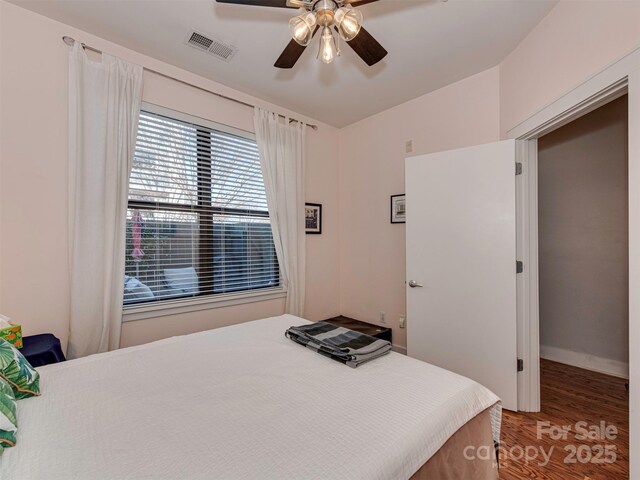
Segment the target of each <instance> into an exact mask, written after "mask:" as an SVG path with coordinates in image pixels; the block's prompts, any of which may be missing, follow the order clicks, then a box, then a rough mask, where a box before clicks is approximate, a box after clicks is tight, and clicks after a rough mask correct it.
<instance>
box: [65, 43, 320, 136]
mask: <svg viewBox="0 0 640 480" xmlns="http://www.w3.org/2000/svg"><path fill="white" fill-rule="evenodd" d="M62 41H63V42H64V43H66V44H67V45H69V46H70V47H72V46H73V45H74V44H75V43H76V40H75V38H73V37H70V36H68V35H65V36H64V37H62ZM80 45H82V48H84V49H85V50H91V51H92V52H96V53H99V54H102V50H98V49H97V48H93V47H91V46H89V45H87V44H86V43H82V42H80ZM143 68H144V69H145V70H146V71H147V72H150V73H153V74H155V75H159V76H161V77H164V78H168V79H169V80H173V81H175V82H178V83H182V84H183V85H187V86H189V87H193V88H195V89H197V90H201V91H203V92H207V93H210V94H211V95H215V96H216V97H220V98H224V99H225V100H231V101H232V102H235V103H239V104H240V105H244V106H245V107H251V108H255V105H252V104H250V103H247V102H243V101H242V100H238V99H236V98H232V97H227V96H226V95H222V94H221V93H217V92H214V91H211V90H208V89H206V88H204V87H200V86H198V85H194V84H193V83H189V82H185V81H184V80H180V79H179V78H175V77H171V76H169V75H167V74H166V73H162V72H158V71H157V70H152V69H151V68H147V67H143ZM278 116H279V117H281V118H287V117H286V116H285V115H280V114H278ZM289 122H298V123H301V122H300V120H296V119H295V118H291V117H289ZM305 125H306V126H308V127H311V128H312V129H314V130H318V126H317V125H313V124H311V123H305Z"/></svg>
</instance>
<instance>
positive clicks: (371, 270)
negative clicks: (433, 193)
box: [340, 67, 499, 347]
mask: <svg viewBox="0 0 640 480" xmlns="http://www.w3.org/2000/svg"><path fill="white" fill-rule="evenodd" d="M498 95H499V83H498V68H497V67H496V68H492V69H490V70H487V71H485V72H482V73H479V74H477V75H474V76H472V77H469V78H467V79H465V80H462V81H460V82H457V83H454V84H452V85H449V86H447V87H445V88H442V89H440V90H437V91H435V92H432V93H430V94H427V95H424V96H422V97H420V98H417V99H415V100H412V101H410V102H408V103H405V104H402V105H399V106H397V107H394V108H392V109H390V110H387V111H385V112H382V113H380V114H378V115H375V116H373V117H370V118H367V119H365V120H362V121H360V122H358V123H355V124H353V125H351V126H349V127H346V128H344V129H342V130H341V131H340V265H341V275H340V285H341V288H340V293H341V295H340V311H341V313H342V314H343V315H348V316H352V317H355V318H358V319H360V320H365V321H369V322H372V323H377V324H380V321H379V312H380V311H384V312H386V314H387V325H388V326H391V327H393V343H394V344H396V345H397V346H401V347H404V346H406V330H401V329H400V328H399V327H398V317H399V316H400V315H404V314H405V313H406V307H405V285H404V282H405V226H404V225H401V224H393V225H392V224H391V223H390V221H389V209H390V206H389V203H390V198H389V197H390V196H391V195H394V194H401V193H404V159H405V158H406V157H407V156H411V155H419V154H424V153H430V152H437V151H441V150H448V149H452V148H458V147H464V146H469V145H475V144H480V143H488V142H493V141H497V140H498V139H499V117H498V105H499V103H498ZM408 140H412V141H413V153H410V154H407V153H406V152H405V142H406V141H408ZM408 208H409V209H410V208H411V206H408ZM409 321H411V320H410V319H409Z"/></svg>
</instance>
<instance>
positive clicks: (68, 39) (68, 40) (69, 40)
mask: <svg viewBox="0 0 640 480" xmlns="http://www.w3.org/2000/svg"><path fill="white" fill-rule="evenodd" d="M62 41H63V42H64V43H66V44H67V45H69V46H70V47H73V44H74V43H76V40H75V39H74V38H73V37H70V36H68V35H65V36H64V37H62Z"/></svg>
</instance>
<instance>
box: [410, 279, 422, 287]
mask: <svg viewBox="0 0 640 480" xmlns="http://www.w3.org/2000/svg"><path fill="white" fill-rule="evenodd" d="M409 286H410V287H411V288H416V287H422V285H420V284H419V283H418V282H416V281H415V280H409Z"/></svg>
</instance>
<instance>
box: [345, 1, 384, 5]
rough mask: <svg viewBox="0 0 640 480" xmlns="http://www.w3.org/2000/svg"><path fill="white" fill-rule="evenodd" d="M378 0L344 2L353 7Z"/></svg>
mask: <svg viewBox="0 0 640 480" xmlns="http://www.w3.org/2000/svg"><path fill="white" fill-rule="evenodd" d="M377 1H378V0H346V2H344V3H348V4H350V5H351V6H352V7H359V6H361V5H366V4H367V3H373V2H377Z"/></svg>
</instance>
